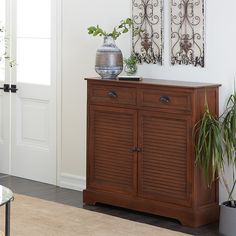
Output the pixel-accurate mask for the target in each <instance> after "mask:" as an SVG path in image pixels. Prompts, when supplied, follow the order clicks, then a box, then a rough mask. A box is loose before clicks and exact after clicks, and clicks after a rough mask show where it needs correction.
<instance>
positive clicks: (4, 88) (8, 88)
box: [0, 84, 18, 93]
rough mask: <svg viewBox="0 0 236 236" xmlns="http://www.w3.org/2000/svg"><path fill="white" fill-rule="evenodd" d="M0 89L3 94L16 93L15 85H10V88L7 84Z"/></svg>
mask: <svg viewBox="0 0 236 236" xmlns="http://www.w3.org/2000/svg"><path fill="white" fill-rule="evenodd" d="M0 89H2V90H3V91H4V92H10V91H11V92H12V93H16V91H17V90H18V89H17V88H16V85H15V84H12V85H11V87H10V85H9V84H4V85H3V87H0Z"/></svg>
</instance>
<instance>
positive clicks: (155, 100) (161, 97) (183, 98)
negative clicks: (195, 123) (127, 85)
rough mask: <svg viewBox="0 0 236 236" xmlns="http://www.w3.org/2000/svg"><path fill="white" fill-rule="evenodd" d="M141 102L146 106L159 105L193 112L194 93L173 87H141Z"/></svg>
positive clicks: (164, 107) (159, 106) (158, 106)
mask: <svg viewBox="0 0 236 236" xmlns="http://www.w3.org/2000/svg"><path fill="white" fill-rule="evenodd" d="M139 104H140V105H141V106H144V107H157V108H163V109H169V110H176V111H185V112H191V110H192V94H191V93H190V92H182V91H172V90H171V89H166V90H162V89H141V90H140V93H139Z"/></svg>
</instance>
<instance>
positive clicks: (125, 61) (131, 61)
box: [124, 53, 138, 66]
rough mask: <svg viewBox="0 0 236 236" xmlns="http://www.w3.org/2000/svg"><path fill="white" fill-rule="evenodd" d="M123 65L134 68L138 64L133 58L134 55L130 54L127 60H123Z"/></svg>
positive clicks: (135, 58) (134, 57)
mask: <svg viewBox="0 0 236 236" xmlns="http://www.w3.org/2000/svg"><path fill="white" fill-rule="evenodd" d="M124 63H125V64H126V65H127V66H134V65H136V64H137V63H138V59H137V57H136V56H135V54H133V53H132V54H131V55H130V57H128V58H125V59H124Z"/></svg>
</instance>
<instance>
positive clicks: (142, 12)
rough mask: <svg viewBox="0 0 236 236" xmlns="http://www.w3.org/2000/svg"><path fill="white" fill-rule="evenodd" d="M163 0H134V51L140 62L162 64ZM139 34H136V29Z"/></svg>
mask: <svg viewBox="0 0 236 236" xmlns="http://www.w3.org/2000/svg"><path fill="white" fill-rule="evenodd" d="M162 5H163V3H162V0H132V10H133V21H134V29H135V30H134V32H133V38H132V47H133V52H134V53H135V55H136V57H137V58H138V60H139V62H140V63H143V62H146V63H148V64H151V63H152V64H157V63H159V64H162V55H163V6H162ZM137 29H138V30H139V33H138V34H135V31H136V30H137Z"/></svg>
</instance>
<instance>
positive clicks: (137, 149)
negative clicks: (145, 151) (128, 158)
mask: <svg viewBox="0 0 236 236" xmlns="http://www.w3.org/2000/svg"><path fill="white" fill-rule="evenodd" d="M130 151H131V152H142V148H139V147H133V148H131V149H130Z"/></svg>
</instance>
